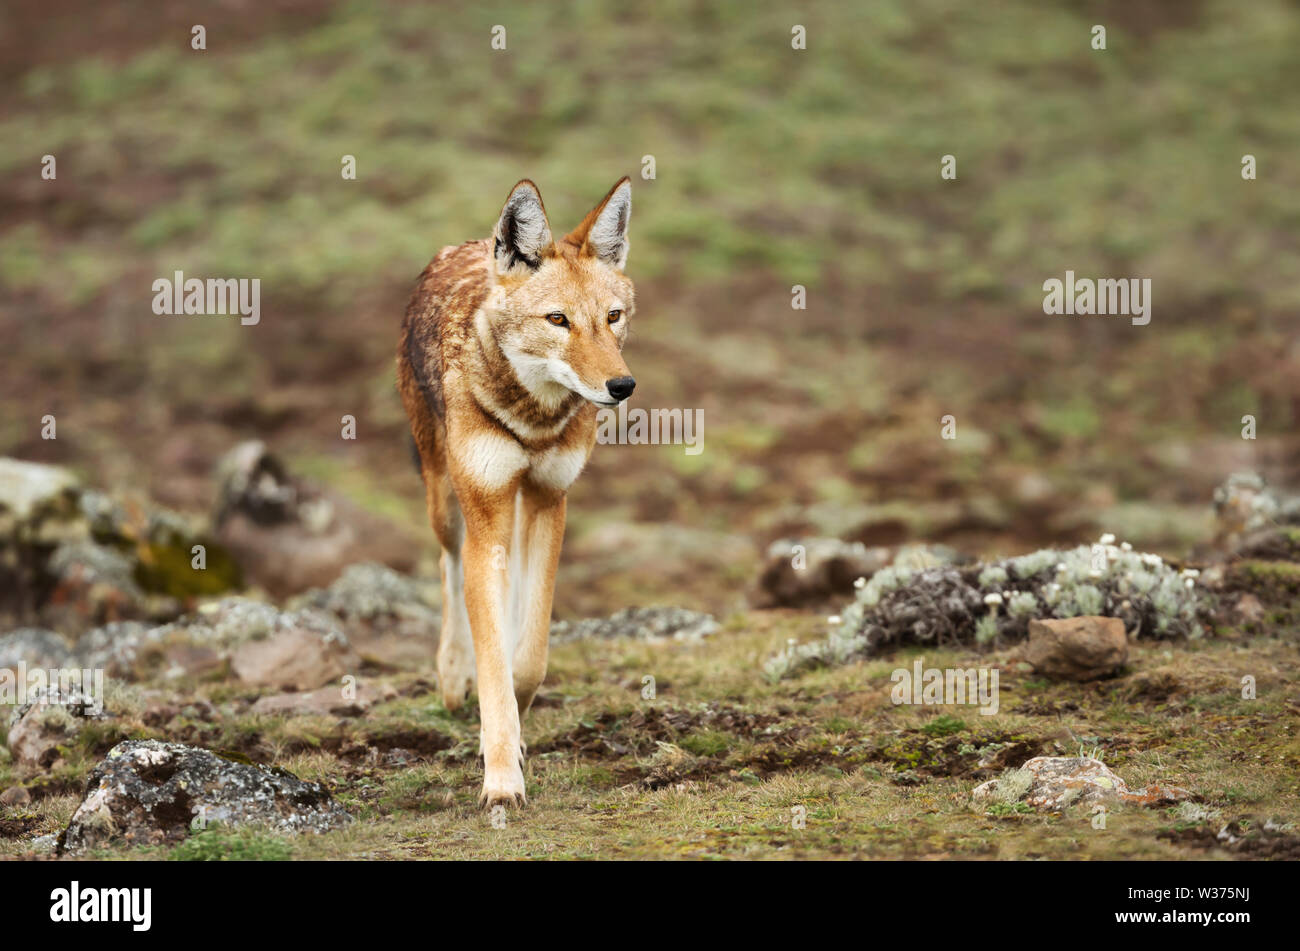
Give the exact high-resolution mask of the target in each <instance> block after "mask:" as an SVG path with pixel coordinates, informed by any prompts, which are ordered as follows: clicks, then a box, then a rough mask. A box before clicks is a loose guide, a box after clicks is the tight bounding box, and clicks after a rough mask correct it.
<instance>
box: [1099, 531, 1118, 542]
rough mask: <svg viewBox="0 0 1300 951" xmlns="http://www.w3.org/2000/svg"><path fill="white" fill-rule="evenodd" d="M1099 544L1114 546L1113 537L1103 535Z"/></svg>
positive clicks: (1108, 533)
mask: <svg viewBox="0 0 1300 951" xmlns="http://www.w3.org/2000/svg"><path fill="white" fill-rule="evenodd" d="M1101 543H1102V544H1103V545H1113V544H1115V536H1114V535H1112V534H1111V533H1110V532H1107V533H1106V534H1105V535H1102V536H1101Z"/></svg>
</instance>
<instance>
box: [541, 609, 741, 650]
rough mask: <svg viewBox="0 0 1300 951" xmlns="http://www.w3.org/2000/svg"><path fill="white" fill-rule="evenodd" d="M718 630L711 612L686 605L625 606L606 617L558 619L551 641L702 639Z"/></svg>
mask: <svg viewBox="0 0 1300 951" xmlns="http://www.w3.org/2000/svg"><path fill="white" fill-rule="evenodd" d="M717 629H718V622H717V621H716V620H714V618H713V615H711V614H702V613H700V612H699V611H688V610H686V609H685V608H625V609H623V610H622V611H619V612H618V613H616V614H611V615H610V616H609V617H605V618H584V619H583V620H580V621H556V622H555V623H554V624H552V625H551V641H552V642H554V643H557V644H558V643H564V642H566V641H578V640H583V639H586V638H611V637H633V638H637V639H639V640H650V641H653V640H664V639H669V638H671V639H672V640H677V641H698V640H702V639H703V638H705V637H708V636H709V635H710V634H713V633H714V632H715V631H717Z"/></svg>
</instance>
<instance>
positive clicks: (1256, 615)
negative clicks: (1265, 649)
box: [1232, 593, 1264, 624]
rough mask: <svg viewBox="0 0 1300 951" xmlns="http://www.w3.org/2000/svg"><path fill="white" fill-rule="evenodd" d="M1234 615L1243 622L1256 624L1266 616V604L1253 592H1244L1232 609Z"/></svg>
mask: <svg viewBox="0 0 1300 951" xmlns="http://www.w3.org/2000/svg"><path fill="white" fill-rule="evenodd" d="M1232 613H1233V617H1234V618H1236V620H1237V621H1239V622H1240V623H1242V624H1254V623H1255V622H1256V621H1258V620H1260V619H1261V618H1263V617H1264V605H1263V603H1262V602H1261V601H1260V600H1259V598H1257V597H1255V596H1254V595H1253V594H1249V593H1248V594H1243V595H1242V596H1241V597H1240V598H1238V599H1237V603H1236V604H1235V605H1234V606H1233V609H1232Z"/></svg>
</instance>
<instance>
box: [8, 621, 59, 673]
mask: <svg viewBox="0 0 1300 951" xmlns="http://www.w3.org/2000/svg"><path fill="white" fill-rule="evenodd" d="M71 657H72V650H71V649H70V648H69V647H68V644H67V642H66V641H65V640H64V639H63V638H62V637H60V636H59V635H58V634H55V633H54V632H53V631H48V630H46V629H45V628H40V627H22V628H19V629H18V630H16V631H10V632H9V633H8V634H0V670H4V669H9V670H17V669H18V664H19V663H20V662H23V663H26V665H27V669H28V670H33V669H36V668H42V669H48V668H50V667H64V666H67V664H68V662H69V661H70V660H71Z"/></svg>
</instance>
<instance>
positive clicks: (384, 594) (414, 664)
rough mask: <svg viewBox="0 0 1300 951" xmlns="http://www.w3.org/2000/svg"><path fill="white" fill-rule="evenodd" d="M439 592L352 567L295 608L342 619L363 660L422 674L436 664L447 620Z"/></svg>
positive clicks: (395, 575)
mask: <svg viewBox="0 0 1300 951" xmlns="http://www.w3.org/2000/svg"><path fill="white" fill-rule="evenodd" d="M437 595H438V589H437V586H436V585H434V584H431V583H429V582H425V581H421V580H419V579H417V578H412V577H410V576H408V575H404V574H401V573H399V572H396V571H394V570H393V569H391V568H389V567H387V566H385V565H381V564H378V563H377V562H363V563H361V564H356V565H349V566H348V567H347V568H345V569H344V570H343V574H342V575H340V576H339V579H338V580H337V581H335V582H334V583H333V584H332V585H330V586H329V587H328V588H316V589H314V590H311V591H308V592H305V593H304V594H302V595H299V596H298V597H297V598H294V599H293V600H291V601H290V602H289V606H290V607H291V608H294V609H302V608H310V609H314V610H317V611H321V612H324V613H326V614H329V615H331V616H332V617H334V618H337V619H338V623H339V625H340V626H341V627H342V628H343V631H344V633H345V634H347V636H348V640H349V641H351V642H352V646H353V647H355V648H356V649H357V651H358V653H360V654H361V655H362V656H363V657H365V658H367V659H368V660H371V661H375V662H377V663H379V664H383V665H387V666H391V667H405V668H410V669H420V668H423V667H427V666H428V665H429V664H430V663H432V662H433V659H434V655H435V653H436V651H437V647H438V634H439V630H440V628H441V626H442V616H441V613H440V612H439V611H438V608H437V605H438V596H437Z"/></svg>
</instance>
